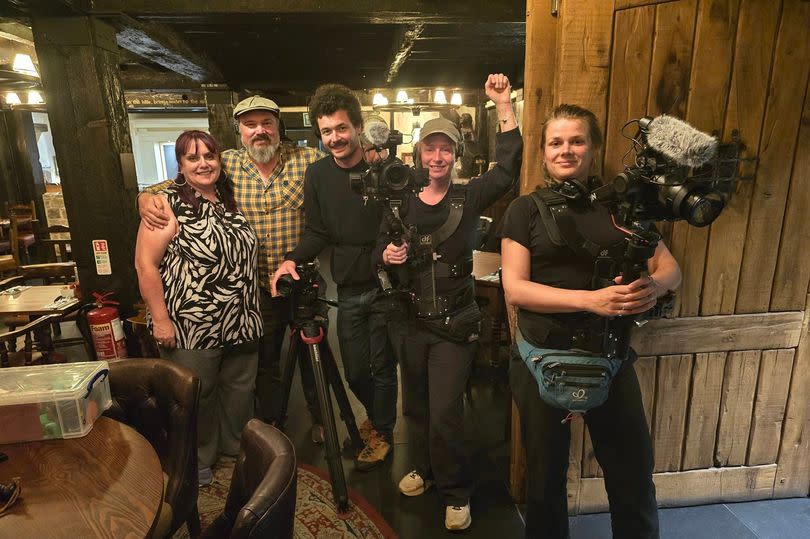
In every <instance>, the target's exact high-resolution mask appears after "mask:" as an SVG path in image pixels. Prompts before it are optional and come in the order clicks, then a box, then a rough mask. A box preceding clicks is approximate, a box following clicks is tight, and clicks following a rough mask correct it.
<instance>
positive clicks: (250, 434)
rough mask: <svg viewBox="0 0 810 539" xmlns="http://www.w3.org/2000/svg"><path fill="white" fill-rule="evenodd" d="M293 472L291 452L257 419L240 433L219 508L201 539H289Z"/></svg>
mask: <svg viewBox="0 0 810 539" xmlns="http://www.w3.org/2000/svg"><path fill="white" fill-rule="evenodd" d="M297 482H298V473H297V469H296V461H295V448H294V447H293V445H292V442H290V439H289V438H287V436H285V435H284V433H283V432H281V431H280V430H278V429H276V428H275V427H272V426H270V425H268V424H266V423H262V422H261V421H259V420H258V419H251V420H250V421H249V422H248V424H247V425H245V429H244V430H243V431H242V444H241V449H240V451H239V458H238V459H237V461H236V466H235V467H234V470H233V477H232V478H231V488H230V490H228V499H227V501H226V502H225V509H224V511H223V512H222V514H221V515H219V516H218V517H217V518H216V520H214V522H213V523H211V525H210V526H209V527H208V528H206V529H205V531H204V532H203V537H204V538H206V539H214V538H229V539H243V538H248V537H273V538H274V539H283V538H291V537H292V536H293V524H294V522H295V520H294V519H295V494H296V486H297Z"/></svg>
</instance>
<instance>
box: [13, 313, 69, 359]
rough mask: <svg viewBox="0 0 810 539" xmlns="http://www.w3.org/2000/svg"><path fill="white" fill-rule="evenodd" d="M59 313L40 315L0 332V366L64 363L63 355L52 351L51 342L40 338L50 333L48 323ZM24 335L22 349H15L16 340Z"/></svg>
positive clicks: (56, 317)
mask: <svg viewBox="0 0 810 539" xmlns="http://www.w3.org/2000/svg"><path fill="white" fill-rule="evenodd" d="M58 318H59V315H55V314H48V315H45V316H40V317H39V318H37V319H36V320H33V321H31V322H29V323H27V324H26V325H24V326H22V327H18V328H16V329H12V330H10V331H7V332H5V333H0V367H22V366H25V365H32V364H37V363H45V364H49V363H64V362H65V357H64V356H62V355H61V354H57V353H55V352H54V351H53V342H52V341H51V340H50V339H49V338H42V336H43V335H47V334H49V333H50V328H49V326H50V324H51V323H52V322H53V321H54V320H56V319H58ZM20 337H24V345H23V348H22V350H17V341H18V339H19V338H20Z"/></svg>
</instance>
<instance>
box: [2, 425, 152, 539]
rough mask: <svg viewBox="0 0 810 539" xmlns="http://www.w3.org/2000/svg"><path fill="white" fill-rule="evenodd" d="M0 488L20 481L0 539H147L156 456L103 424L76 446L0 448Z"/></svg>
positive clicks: (121, 428) (53, 443) (124, 431)
mask: <svg viewBox="0 0 810 539" xmlns="http://www.w3.org/2000/svg"><path fill="white" fill-rule="evenodd" d="M0 451H2V452H4V453H6V454H7V455H8V460H7V461H6V462H3V463H0V481H2V482H4V483H5V482H8V481H9V480H10V479H11V478H12V477H20V479H21V484H22V491H21V494H20V498H19V499H18V500H17V503H15V504H14V505H13V506H12V507H11V508H10V509H9V510H8V511H7V512H6V514H4V515H3V516H2V517H0V537H19V538H27V537H37V538H42V539H45V538H57V537H65V538H69V539H84V538H93V537H104V538H109V539H119V538H125V537H127V538H128V537H146V536H147V535H148V534H149V532H150V530H151V528H152V524H153V522H155V520H156V517H157V514H158V510H159V508H160V504H161V499H162V495H163V492H162V491H163V473H162V471H161V468H160V460H159V459H158V457H157V454H156V453H155V450H154V449H153V448H152V446H151V445H150V444H149V442H148V441H146V439H145V438H144V437H143V436H141V435H140V434H138V433H137V432H136V431H135V430H134V429H132V428H130V427H128V426H126V425H124V424H123V423H119V422H117V421H114V420H112V419H109V418H106V417H100V418H98V420H96V423H95V425H94V426H93V430H91V431H90V433H89V434H88V435H87V436H84V437H82V438H71V439H67V440H47V441H40V442H26V443H17V444H7V445H0Z"/></svg>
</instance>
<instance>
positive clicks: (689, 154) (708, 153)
mask: <svg viewBox="0 0 810 539" xmlns="http://www.w3.org/2000/svg"><path fill="white" fill-rule="evenodd" d="M638 124H639V127H640V128H641V131H642V132H643V133H644V135H645V137H646V141H647V144H648V145H649V147H650V148H651V149H653V150H655V151H657V152H659V153H660V154H662V155H663V156H664V157H666V158H668V159H671V160H672V161H674V162H675V163H677V164H678V165H682V166H687V167H693V168H694V167H699V166H701V165H703V164H704V163H706V162H707V161H709V160H710V159H712V158H713V157H714V156H715V155H717V139H716V138H714V137H713V136H711V135H708V134H706V133H704V132H702V131H698V130H697V129H695V128H694V127H692V126H691V125H689V124H688V123H686V122H684V121H683V120H680V119H678V118H675V117H674V116H668V115H666V114H662V115H661V116H656V117H655V118H649V117H648V118H642V119H641V120H639V121H638Z"/></svg>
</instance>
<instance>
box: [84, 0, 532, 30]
mask: <svg viewBox="0 0 810 539" xmlns="http://www.w3.org/2000/svg"><path fill="white" fill-rule="evenodd" d="M89 9H90V11H91V12H92V13H96V14H105V15H106V14H116V13H128V14H131V15H138V16H141V15H144V16H148V15H178V16H190V17H198V16H201V15H210V14H224V13H230V14H240V13H242V14H244V13H248V14H254V15H255V14H263V13H265V14H266V13H269V14H276V15H285V14H313V15H324V14H333V15H342V16H344V17H352V18H355V19H356V20H357V21H363V22H370V23H377V24H405V23H408V22H413V23H416V22H429V23H443V22H444V23H452V22H456V23H457V22H475V21H482V20H485V21H490V22H499V21H523V20H524V19H525V17H526V3H525V1H521V0H518V1H515V0H468V1H465V2H429V1H426V0H355V1H353V2H346V1H345V0H205V2H192V1H190V0H159V1H157V0H94V1H93V2H92V6H91V7H90V8H89ZM178 22H182V21H178Z"/></svg>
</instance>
